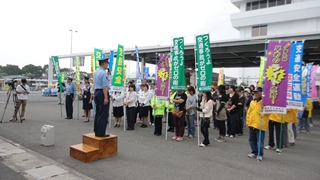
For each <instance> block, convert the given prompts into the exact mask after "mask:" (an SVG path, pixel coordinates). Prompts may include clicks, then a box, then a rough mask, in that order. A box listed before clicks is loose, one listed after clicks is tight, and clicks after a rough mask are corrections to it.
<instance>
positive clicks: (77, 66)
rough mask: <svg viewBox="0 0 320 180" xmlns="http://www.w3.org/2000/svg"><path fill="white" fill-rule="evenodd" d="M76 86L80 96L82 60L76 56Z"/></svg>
mask: <svg viewBox="0 0 320 180" xmlns="http://www.w3.org/2000/svg"><path fill="white" fill-rule="evenodd" d="M76 85H77V93H78V94H80V93H79V92H80V58H79V56H76Z"/></svg>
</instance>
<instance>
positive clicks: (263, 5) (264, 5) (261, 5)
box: [260, 0, 268, 9]
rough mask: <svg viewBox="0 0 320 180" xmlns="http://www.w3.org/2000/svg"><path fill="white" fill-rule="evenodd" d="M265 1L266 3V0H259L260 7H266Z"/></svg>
mask: <svg viewBox="0 0 320 180" xmlns="http://www.w3.org/2000/svg"><path fill="white" fill-rule="evenodd" d="M267 3H268V1H267V0H264V1H260V9H263V8H267Z"/></svg>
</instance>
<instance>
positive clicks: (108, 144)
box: [70, 133, 118, 163]
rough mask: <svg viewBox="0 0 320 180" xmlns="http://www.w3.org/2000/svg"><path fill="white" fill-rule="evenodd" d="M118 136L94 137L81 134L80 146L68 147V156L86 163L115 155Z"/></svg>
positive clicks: (92, 134) (90, 134) (91, 134)
mask: <svg viewBox="0 0 320 180" xmlns="http://www.w3.org/2000/svg"><path fill="white" fill-rule="evenodd" d="M117 148H118V136H117V135H114V134H110V136H109V137H96V136H95V135H94V133H89V134H83V135H82V144H77V145H73V146H70V156H71V157H73V158H75V159H78V160H80V161H82V162H85V163H88V162H92V161H96V160H99V159H103V158H107V157H110V156H115V155H117V152H118V150H117Z"/></svg>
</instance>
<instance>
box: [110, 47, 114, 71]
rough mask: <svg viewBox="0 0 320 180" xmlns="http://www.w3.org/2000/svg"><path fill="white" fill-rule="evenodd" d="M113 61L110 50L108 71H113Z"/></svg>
mask: <svg viewBox="0 0 320 180" xmlns="http://www.w3.org/2000/svg"><path fill="white" fill-rule="evenodd" d="M113 60H114V51H113V50H110V54H109V70H110V71H111V73H112V71H113Z"/></svg>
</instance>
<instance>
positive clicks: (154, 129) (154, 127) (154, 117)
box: [151, 53, 162, 134]
mask: <svg viewBox="0 0 320 180" xmlns="http://www.w3.org/2000/svg"><path fill="white" fill-rule="evenodd" d="M157 58H158V53H156V57H155V59H154V62H155V63H154V64H155V65H156V80H155V84H157V78H158V73H157V72H158V65H157ZM156 93H157V92H155V100H154V104H155V105H156V104H157V94H156ZM152 111H153V112H152V114H154V108H153V109H152ZM155 121H156V116H155V115H154V116H153V124H154V126H153V134H154V133H155V132H156V122H155ZM161 123H162V122H161ZM151 125H152V124H151Z"/></svg>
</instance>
